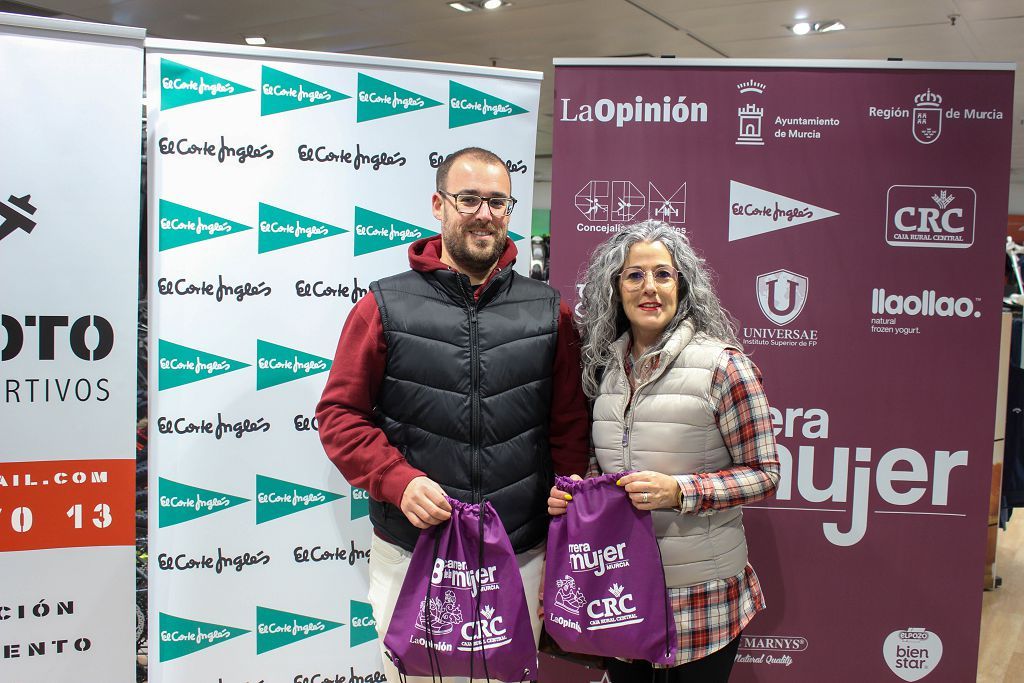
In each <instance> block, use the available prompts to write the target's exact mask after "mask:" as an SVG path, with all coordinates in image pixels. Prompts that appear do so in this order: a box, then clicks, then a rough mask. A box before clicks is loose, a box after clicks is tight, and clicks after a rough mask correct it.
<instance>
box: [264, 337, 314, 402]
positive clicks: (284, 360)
mask: <svg viewBox="0 0 1024 683" xmlns="http://www.w3.org/2000/svg"><path fill="white" fill-rule="evenodd" d="M256 356H257V361H256V390H257V391H260V390H262V389H269V388H270V387H276V386H277V385H278V384H284V383H285V382H294V381H295V380H297V379H303V378H305V377H312V376H313V375H319V374H320V373H321V372H327V371H328V370H330V369H331V360H330V359H328V358H321V357H320V356H314V355H313V354H311V353H306V352H304V351H298V350H296V349H290V348H288V347H287V346H280V345H278V344H272V343H270V342H268V341H263V340H262V339H257V340H256Z"/></svg>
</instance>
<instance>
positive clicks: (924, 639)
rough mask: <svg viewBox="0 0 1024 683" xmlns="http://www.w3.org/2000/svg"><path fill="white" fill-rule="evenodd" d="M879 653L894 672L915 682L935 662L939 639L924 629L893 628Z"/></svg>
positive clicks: (940, 641)
mask: <svg viewBox="0 0 1024 683" xmlns="http://www.w3.org/2000/svg"><path fill="white" fill-rule="evenodd" d="M882 656H883V657H884V658H885V663H886V664H888V665H889V668H890V669H892V672H893V673H894V674H896V675H897V676H899V677H900V678H902V679H903V680H905V681H919V680H921V679H922V678H924V677H925V676H927V675H928V674H930V673H931V672H932V671H934V670H935V667H937V666H938V665H939V661H940V660H941V659H942V640H941V639H940V638H939V637H938V636H937V635H936V634H934V633H932V632H931V631H928V630H926V629H924V628H906V629H902V630H899V631H893V632H892V633H890V634H889V635H888V636H887V637H886V639H885V642H884V643H883V644H882Z"/></svg>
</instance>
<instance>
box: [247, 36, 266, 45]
mask: <svg viewBox="0 0 1024 683" xmlns="http://www.w3.org/2000/svg"><path fill="white" fill-rule="evenodd" d="M245 44H246V45H266V44H267V39H266V38H264V37H263V36H246V37H245Z"/></svg>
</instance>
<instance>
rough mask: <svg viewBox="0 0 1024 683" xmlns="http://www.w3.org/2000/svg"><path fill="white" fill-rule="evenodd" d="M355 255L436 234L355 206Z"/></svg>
mask: <svg viewBox="0 0 1024 683" xmlns="http://www.w3.org/2000/svg"><path fill="white" fill-rule="evenodd" d="M354 222H355V226H356V230H355V232H356V237H355V255H356V256H363V255H364V254H369V253H372V252H375V251H380V250H382V249H388V248H390V247H396V246H398V245H400V244H409V243H411V242H415V241H416V240H418V239H421V238H423V237H431V236H433V235H436V234H437V233H436V232H434V231H433V230H427V229H426V228H421V227H419V226H417V225H413V224H412V223H406V222H405V221H400V220H398V219H397V218H391V217H390V216H385V215H384V214H382V213H377V212H376V211H370V210H369V209H364V208H362V207H361V206H357V207H356V210H355V220H354Z"/></svg>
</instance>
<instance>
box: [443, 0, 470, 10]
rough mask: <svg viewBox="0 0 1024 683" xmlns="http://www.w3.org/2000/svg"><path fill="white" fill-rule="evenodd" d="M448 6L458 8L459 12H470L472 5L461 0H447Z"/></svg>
mask: <svg viewBox="0 0 1024 683" xmlns="http://www.w3.org/2000/svg"><path fill="white" fill-rule="evenodd" d="M448 6H449V7H451V8H452V9H455V10H458V11H460V12H472V11H473V8H472V7H470V6H469V5H465V4H463V3H461V2H449V3H448Z"/></svg>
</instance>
